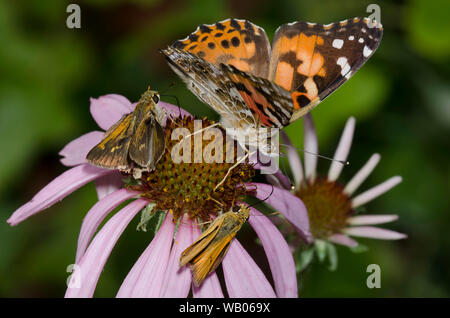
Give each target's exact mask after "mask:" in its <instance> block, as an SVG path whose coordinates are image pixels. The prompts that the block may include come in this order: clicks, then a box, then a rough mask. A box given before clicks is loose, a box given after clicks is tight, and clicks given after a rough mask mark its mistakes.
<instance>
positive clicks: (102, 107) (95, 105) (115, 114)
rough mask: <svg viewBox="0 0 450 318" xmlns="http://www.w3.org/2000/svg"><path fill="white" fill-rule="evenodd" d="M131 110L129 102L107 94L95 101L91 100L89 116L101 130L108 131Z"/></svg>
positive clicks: (118, 96)
mask: <svg viewBox="0 0 450 318" xmlns="http://www.w3.org/2000/svg"><path fill="white" fill-rule="evenodd" d="M133 109H134V108H133V106H132V105H131V103H130V101H129V100H128V99H127V98H126V97H124V96H121V95H116V94H109V95H104V96H100V97H99V98H97V99H96V98H91V115H92V117H93V118H94V120H95V121H96V122H97V124H98V126H99V127H100V128H102V129H103V130H108V129H109V128H110V127H111V126H112V125H113V124H115V123H116V122H117V121H119V119H120V118H122V116H123V115H125V114H128V113H130V112H132V111H133Z"/></svg>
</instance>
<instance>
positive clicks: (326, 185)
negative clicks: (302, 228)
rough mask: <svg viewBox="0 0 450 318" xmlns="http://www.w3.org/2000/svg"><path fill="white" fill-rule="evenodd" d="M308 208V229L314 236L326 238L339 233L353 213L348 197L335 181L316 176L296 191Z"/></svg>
mask: <svg viewBox="0 0 450 318" xmlns="http://www.w3.org/2000/svg"><path fill="white" fill-rule="evenodd" d="M296 194H297V196H298V197H299V198H300V199H302V201H303V203H304V204H305V206H306V209H307V210H308V217H309V222H310V230H311V233H312V234H313V236H314V237H315V238H319V239H326V238H328V237H330V236H331V235H333V234H335V233H339V232H340V231H341V230H342V229H343V228H345V227H346V225H347V219H348V218H349V217H350V216H352V215H353V214H354V210H353V209H352V206H351V200H350V198H349V197H348V196H347V195H346V194H345V193H344V188H343V187H342V186H341V185H339V184H338V183H336V182H332V181H328V180H327V179H324V178H322V179H321V178H316V180H314V182H312V183H307V184H306V185H302V187H301V188H300V189H299V190H298V191H297V193H296Z"/></svg>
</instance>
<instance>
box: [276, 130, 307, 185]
mask: <svg viewBox="0 0 450 318" xmlns="http://www.w3.org/2000/svg"><path fill="white" fill-rule="evenodd" d="M280 135H281V138H282V139H283V143H284V144H285V149H286V152H287V156H288V161H289V166H290V168H291V172H292V175H293V176H294V186H295V188H296V189H298V188H299V187H300V184H301V183H302V182H303V167H302V162H301V160H300V156H299V155H298V152H297V148H295V146H294V145H293V144H292V142H291V140H290V139H289V137H288V135H287V134H286V133H285V132H284V131H283V130H282V131H281V133H280Z"/></svg>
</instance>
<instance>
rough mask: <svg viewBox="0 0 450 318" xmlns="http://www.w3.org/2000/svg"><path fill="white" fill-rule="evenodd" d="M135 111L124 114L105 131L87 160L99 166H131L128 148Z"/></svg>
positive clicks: (121, 167) (124, 167) (112, 167)
mask: <svg viewBox="0 0 450 318" xmlns="http://www.w3.org/2000/svg"><path fill="white" fill-rule="evenodd" d="M132 122H133V113H130V114H128V115H124V116H122V118H121V119H120V120H119V121H118V122H117V123H115V124H114V125H113V126H112V127H111V128H109V129H108V131H107V132H106V133H105V136H104V137H103V140H102V141H101V142H100V143H99V144H98V145H96V146H95V147H94V148H92V149H91V150H90V151H89V153H88V154H87V156H86V160H87V161H88V162H89V163H91V164H93V165H95V166H98V167H102V168H108V169H120V170H126V169H128V168H129V160H128V149H129V147H130V142H131V134H132V130H133V128H132Z"/></svg>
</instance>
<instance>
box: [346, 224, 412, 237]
mask: <svg viewBox="0 0 450 318" xmlns="http://www.w3.org/2000/svg"><path fill="white" fill-rule="evenodd" d="M342 232H343V233H345V234H347V235H351V236H359V237H369V238H374V239H379V240H400V239H404V238H406V237H407V235H406V234H403V233H399V232H395V231H392V230H386V229H381V228H378V227H374V226H353V227H349V228H346V229H344V230H343V231H342Z"/></svg>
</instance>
